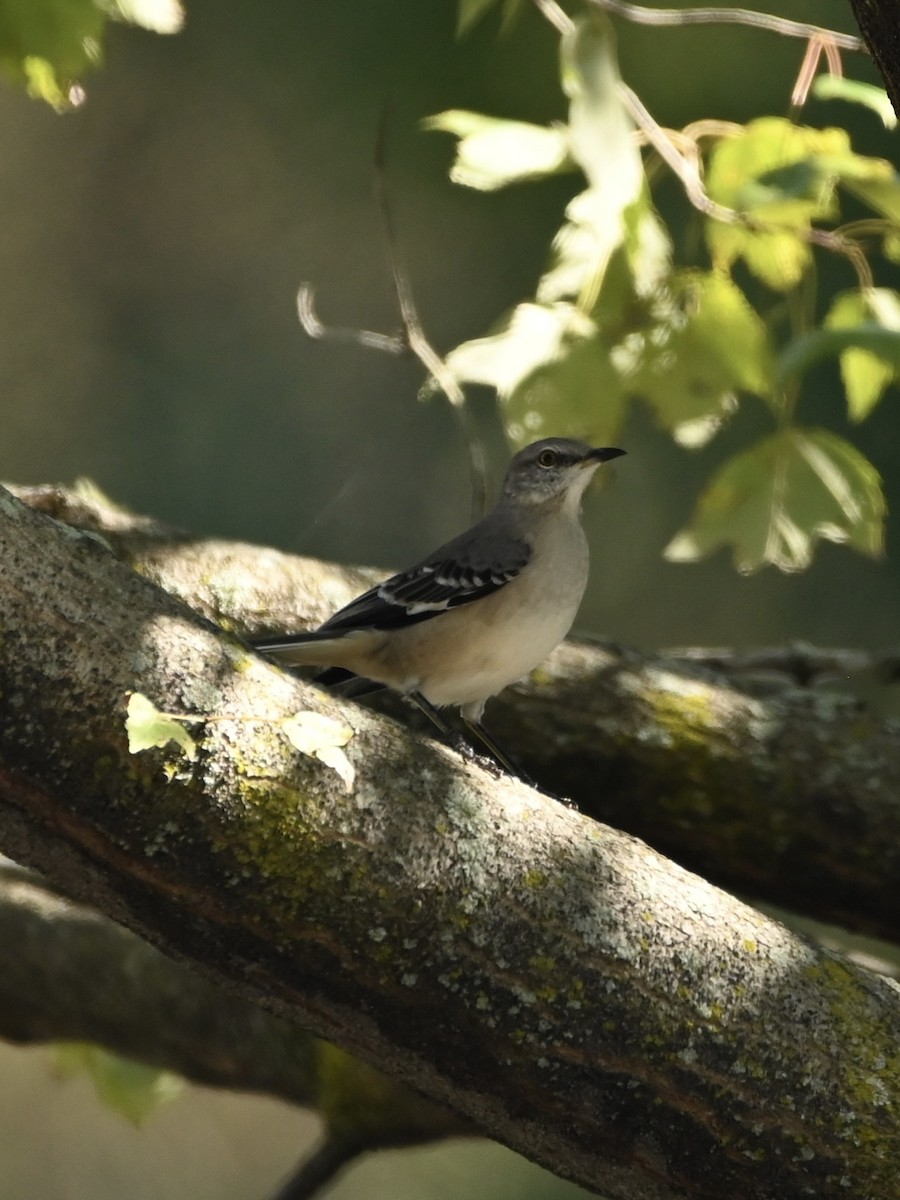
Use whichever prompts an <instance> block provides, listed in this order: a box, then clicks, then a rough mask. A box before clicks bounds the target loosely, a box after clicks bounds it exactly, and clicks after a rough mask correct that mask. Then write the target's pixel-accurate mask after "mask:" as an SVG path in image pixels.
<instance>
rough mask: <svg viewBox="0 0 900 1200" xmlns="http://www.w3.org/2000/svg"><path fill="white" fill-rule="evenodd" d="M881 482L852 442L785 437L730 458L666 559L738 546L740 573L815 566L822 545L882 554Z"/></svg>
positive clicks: (810, 434) (814, 432) (811, 434)
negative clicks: (838, 544) (836, 544)
mask: <svg viewBox="0 0 900 1200" xmlns="http://www.w3.org/2000/svg"><path fill="white" fill-rule="evenodd" d="M884 512H885V506H884V497H883V494H882V490H881V480H880V479H879V477H878V473H877V471H876V470H875V468H874V467H873V466H872V464H871V463H870V462H869V461H868V459H866V458H864V457H863V455H862V454H860V453H859V451H858V450H856V449H855V448H854V447H853V446H851V445H850V443H849V442H846V441H844V440H843V439H842V438H839V437H837V436H836V435H835V434H833V433H830V432H828V431H827V430H824V429H799V428H791V429H785V430H781V431H779V432H778V433H776V434H773V435H772V436H771V437H768V438H766V439H764V440H763V441H761V442H758V443H757V444H756V445H755V446H752V447H751V448H750V449H749V450H745V451H744V452H743V453H741V454H738V455H737V456H736V457H734V458H731V459H729V460H728V462H726V463H725V465H724V466H723V467H722V468H720V470H719V471H718V472H717V473H716V475H715V476H714V477H713V479H712V481H711V483H710V484H709V485H708V487H707V488H706V490H705V491H704V493H703V495H702V496H701V497H700V500H699V502H698V504H697V508H696V510H695V512H694V515H693V517H692V519H691V521H690V523H689V524H688V526H687V527H686V528H685V529H683V530H682V531H681V532H680V533H679V534H677V535H676V537H675V538H674V539H673V540H672V542H670V544H669V546H668V547H667V548H666V557H667V558H669V559H671V560H673V561H676V562H693V561H696V560H697V559H700V558H704V557H706V556H707V555H708V554H711V553H712V552H713V551H714V550H716V549H718V548H719V547H720V546H726V545H730V546H732V547H733V554H734V560H735V564H736V565H737V567H738V569H739V570H740V571H744V572H750V571H755V570H757V569H758V568H759V567H761V566H763V565H764V564H766V563H771V564H773V565H774V566H776V567H779V568H780V569H781V570H783V571H798V570H802V569H803V568H805V567H807V566H809V564H810V562H811V561H812V556H813V550H814V546H815V542H816V541H817V539H820V538H825V539H827V540H829V541H832V542H846V543H847V544H848V545H850V546H852V547H853V548H854V549H856V550H859V551H861V552H862V553H864V554H869V555H873V556H874V555H878V554H880V553H881V551H882V546H883V537H884V529H883V526H884Z"/></svg>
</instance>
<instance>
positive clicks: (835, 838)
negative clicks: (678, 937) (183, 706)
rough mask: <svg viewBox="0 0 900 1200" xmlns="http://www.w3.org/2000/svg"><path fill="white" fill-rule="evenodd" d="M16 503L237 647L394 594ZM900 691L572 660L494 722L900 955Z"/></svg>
mask: <svg viewBox="0 0 900 1200" xmlns="http://www.w3.org/2000/svg"><path fill="white" fill-rule="evenodd" d="M19 493H20V495H22V496H23V498H25V499H27V500H28V502H29V503H30V504H32V505H33V506H35V507H38V508H40V509H41V510H42V511H45V512H47V513H49V514H51V515H53V516H55V517H57V518H59V519H62V520H64V521H66V522H69V523H72V524H74V525H77V526H79V527H81V528H85V529H91V530H94V531H96V532H99V533H101V534H102V535H103V536H104V537H105V538H106V539H108V541H109V542H110V544H111V545H112V546H113V547H114V550H115V553H116V554H117V555H118V556H119V557H120V558H121V559H122V561H123V562H126V563H128V564H129V565H131V566H133V567H134V568H135V569H136V570H137V571H139V572H140V573H141V574H142V575H143V576H145V577H146V578H149V579H152V580H153V581H155V582H157V583H159V584H160V585H161V586H162V587H164V588H165V589H166V590H167V591H169V592H172V593H174V594H176V595H179V596H180V597H182V599H184V600H185V601H187V603H189V604H190V605H191V606H192V607H193V608H195V609H197V610H198V611H200V612H203V613H204V614H205V615H206V616H208V617H209V618H210V619H211V620H214V621H216V622H218V623H219V624H221V625H223V626H224V627H225V628H229V629H238V630H247V631H250V632H255V631H258V630H260V629H296V628H304V627H306V626H309V625H311V624H316V623H318V622H319V621H321V620H323V619H324V618H325V617H326V616H328V615H330V614H331V613H332V612H333V611H334V610H335V609H336V608H337V607H339V606H340V605H341V604H343V603H345V602H346V601H347V600H348V599H350V598H351V596H352V595H354V594H356V593H357V592H358V591H359V590H361V589H362V588H363V587H367V586H370V584H371V583H372V581H373V580H374V579H375V578H377V576H378V573H377V572H374V571H372V570H361V569H358V568H357V569H349V568H342V567H335V566H331V565H329V564H325V563H321V562H318V561H316V560H312V559H302V558H296V557H291V556H288V555H282V554H277V553H276V552H275V551H272V550H267V549H262V548H260V547H256V546H249V545H244V544H240V543H230V542H221V541H204V540H197V539H190V538H187V537H186V536H185V535H178V534H176V533H174V532H173V531H172V530H167V529H165V528H164V527H162V526H159V525H157V524H155V523H153V522H151V521H148V520H147V519H146V518H141V517H133V516H132V515H130V514H127V513H123V512H122V511H120V510H118V509H115V508H112V507H111V506H109V504H108V503H104V502H103V501H102V500H101V499H99V498H98V497H97V496H96V495H94V494H88V495H81V494H79V493H73V492H71V491H65V490H63V489H57V488H40V489H38V488H31V489H19ZM896 673H897V672H896V663H891V662H887V661H883V662H881V663H880V664H872V663H870V662H868V661H867V660H866V658H865V656H863V655H861V654H855V653H852V652H827V651H813V650H812V649H811V648H808V647H801V648H795V649H794V650H788V651H785V652H769V653H766V654H761V655H756V656H748V655H743V656H737V655H727V654H719V655H713V654H711V653H709V652H707V654H706V655H705V657H704V658H703V659H702V660H700V659H699V658H698V656H694V657H693V658H685V657H680V658H679V657H674V656H671V655H670V656H666V655H656V656H651V655H643V654H639V653H637V652H635V651H633V650H627V649H625V648H623V647H620V646H615V645H609V644H604V645H601V644H593V645H591V644H585V643H582V644H580V645H577V644H574V643H570V644H568V645H566V646H565V647H562V648H561V649H560V650H559V651H558V652H557V653H556V654H555V655H554V656H553V657H552V658H551V659H550V660H549V662H548V663H547V664H545V665H544V667H543V668H542V669H541V670H540V671H539V672H537V673H535V674H534V675H533V676H532V677H531V678H530V679H528V680H526V681H524V682H523V683H522V684H520V685H518V686H516V687H514V688H510V689H507V691H506V692H505V693H504V694H503V695H502V696H500V697H498V699H497V700H495V701H493V702H492V703H491V705H490V708H489V711H488V719H489V722H490V724H491V726H492V728H494V729H495V730H496V732H497V734H498V736H499V737H500V738H501V740H502V741H503V743H504V744H505V745H507V746H508V747H509V748H510V749H511V751H512V752H513V753H514V754H515V755H516V756H517V757H518V758H519V759H520V761H522V762H523V764H524V765H525V766H526V768H527V769H528V771H529V773H530V774H531V775H532V776H533V777H534V778H536V779H538V780H539V781H540V782H543V783H544V784H545V785H546V786H547V787H548V788H549V789H550V790H552V791H554V792H557V793H559V794H563V795H566V796H568V797H569V798H571V799H572V800H573V801H574V803H575V804H576V805H577V806H578V807H579V808H580V809H582V810H583V811H584V812H586V813H589V814H590V815H592V816H595V817H597V818H599V819H601V820H604V821H607V822H608V823H609V824H611V825H615V826H616V827H617V828H621V829H625V830H627V831H628V832H631V833H634V834H637V835H638V836H640V837H642V838H644V839H645V840H646V841H648V842H650V843H651V844H652V845H653V846H654V847H655V848H656V849H658V850H661V851H662V852H663V853H666V854H669V855H671V856H672V857H674V858H676V859H677V860H678V861H679V862H681V863H682V865H684V866H687V867H689V868H691V869H692V870H696V871H698V872H700V873H701V874H703V875H704V876H705V877H707V878H709V879H711V880H712V881H714V882H716V883H719V884H721V885H723V886H725V887H728V888H732V889H735V890H738V891H742V892H744V893H747V894H749V895H753V896H756V897H758V898H760V899H762V900H766V901H769V902H771V903H775V904H780V905H782V906H784V907H788V908H793V909H794V910H796V911H798V912H802V913H806V914H808V915H810V916H812V917H815V918H817V919H819V920H825V921H834V922H836V923H839V924H843V925H845V926H847V927H848V928H851V929H855V930H858V931H861V932H867V933H870V934H875V935H878V936H882V937H885V938H889V939H894V940H900V891H898V888H897V882H896V881H897V879H898V878H900V796H898V793H897V784H896V781H897V779H898V778H900V736H898V734H900V723H898V721H897V719H896V711H895V710H896V701H895V700H894V699H893V697H892V693H893V692H894V691H896V686H895V685H894V684H892V683H891V680H892V679H893V678H895V677H896ZM839 689H843V690H839ZM384 707H387V708H388V710H389V711H391V712H392V713H395V714H398V715H402V716H404V717H406V719H407V720H408V719H409V715H408V712H407V711H406V710H405V709H404V706H403V705H401V704H399V703H394V704H391V703H390V702H388V704H387V705H386V706H384Z"/></svg>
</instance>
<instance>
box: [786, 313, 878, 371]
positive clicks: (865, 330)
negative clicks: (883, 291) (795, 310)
mask: <svg viewBox="0 0 900 1200" xmlns="http://www.w3.org/2000/svg"><path fill="white" fill-rule="evenodd" d="M848 350H866V351H868V352H869V353H870V354H873V355H875V356H876V357H877V358H879V359H881V360H882V362H884V363H887V364H890V365H891V366H892V367H893V369H894V370H895V371H898V370H900V332H897V331H896V330H893V329H886V328H885V326H884V325H882V324H880V323H879V322H878V321H872V320H869V321H863V322H861V323H860V324H859V325H854V326H853V327H852V328H848V329H814V330H813V331H812V332H811V333H807V334H804V335H803V336H801V337H798V338H794V339H793V341H791V342H788V344H787V346H786V347H785V348H784V350H783V351H782V352H781V355H780V357H779V359H778V371H777V375H778V378H779V380H781V381H782V382H783V381H784V380H786V379H789V378H790V377H791V376H793V375H802V374H803V372H804V371H808V370H809V368H810V367H812V366H814V365H815V364H816V363H817V362H819V361H820V360H821V359H823V358H834V357H836V356H837V355H842V354H844V353H845V352H846V351H848Z"/></svg>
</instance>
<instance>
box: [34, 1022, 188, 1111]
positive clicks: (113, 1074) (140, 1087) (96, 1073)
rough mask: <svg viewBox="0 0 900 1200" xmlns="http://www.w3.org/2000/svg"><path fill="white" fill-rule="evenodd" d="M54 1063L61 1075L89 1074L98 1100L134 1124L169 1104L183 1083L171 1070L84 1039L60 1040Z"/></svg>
mask: <svg viewBox="0 0 900 1200" xmlns="http://www.w3.org/2000/svg"><path fill="white" fill-rule="evenodd" d="M56 1065H57V1070H58V1071H59V1072H60V1074H61V1075H63V1076H71V1075H76V1074H80V1073H81V1072H85V1073H86V1074H87V1075H89V1076H90V1078H91V1081H92V1082H93V1084H94V1088H95V1090H96V1092H97V1096H98V1097H99V1099H100V1100H101V1101H102V1102H103V1103H104V1104H105V1105H106V1106H107V1108H111V1109H112V1110H113V1111H114V1112H117V1113H119V1115H120V1116H123V1117H125V1119H126V1120H128V1121H130V1122H131V1123H132V1124H133V1125H140V1124H142V1123H143V1122H144V1121H145V1120H146V1119H147V1117H149V1116H150V1115H151V1113H153V1112H155V1111H156V1110H157V1109H158V1108H160V1107H161V1106H162V1105H164V1104H169V1103H171V1101H172V1100H174V1099H175V1098H176V1097H177V1096H178V1095H179V1094H180V1093H181V1090H182V1088H183V1086H184V1081H183V1080H182V1079H181V1077H180V1076H178V1075H173V1074H172V1072H171V1071H163V1070H160V1068H158V1067H148V1066H146V1065H145V1064H144V1063H137V1062H133V1061H132V1060H131V1059H128V1058H121V1057H120V1056H119V1055H118V1054H113V1053H112V1051H110V1050H104V1049H102V1048H101V1047H100V1046H92V1045H89V1044H87V1043H84V1042H64V1043H61V1044H60V1045H59V1046H58V1047H57V1053H56Z"/></svg>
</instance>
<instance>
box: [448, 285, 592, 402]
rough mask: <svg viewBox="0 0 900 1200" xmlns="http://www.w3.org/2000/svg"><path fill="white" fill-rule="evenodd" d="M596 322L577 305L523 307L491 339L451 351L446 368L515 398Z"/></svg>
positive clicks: (462, 377)
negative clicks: (524, 382) (521, 386)
mask: <svg viewBox="0 0 900 1200" xmlns="http://www.w3.org/2000/svg"><path fill="white" fill-rule="evenodd" d="M592 331H593V325H592V324H591V322H590V321H589V320H588V319H587V318H586V317H585V316H584V315H583V314H582V313H580V312H579V311H578V310H577V309H576V308H575V307H574V306H573V305H571V304H562V303H560V304H520V305H518V307H517V308H516V309H515V311H514V312H513V314H512V316H511V317H510V318H509V319H508V320H507V321H505V322H504V323H503V324H502V325H501V326H500V328H499V329H498V330H497V331H496V332H495V333H491V334H489V335H488V336H487V337H483V338H475V339H474V340H472V341H470V342H463V344H462V345H461V346H457V348H456V349H455V350H451V351H450V353H449V354H448V355H447V358H446V365H447V366H448V367H449V368H450V370H451V371H452V372H453V374H454V375H455V376H456V377H457V379H459V380H460V381H461V382H464V383H483V384H485V385H487V386H488V387H493V388H496V390H497V392H498V394H499V395H500V396H501V397H503V396H509V395H510V394H511V393H512V392H513V390H514V389H515V388H516V387H518V386H519V384H520V383H521V382H522V380H523V379H527V378H528V376H529V375H531V374H532V373H533V372H534V371H536V370H537V369H538V368H539V367H542V366H544V365H545V364H546V363H549V362H552V361H553V360H554V359H556V358H558V357H559V355H560V354H561V352H562V346H563V342H564V340H565V339H566V338H567V337H585V336H590V334H591V332H592Z"/></svg>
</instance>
